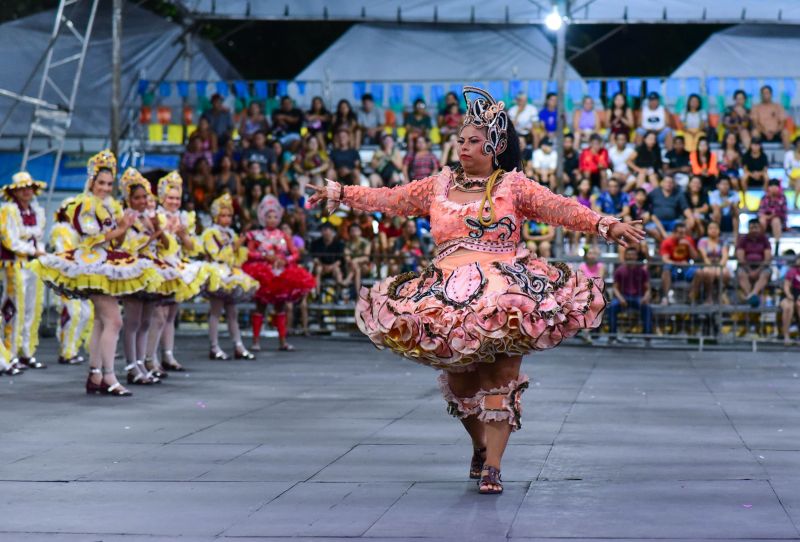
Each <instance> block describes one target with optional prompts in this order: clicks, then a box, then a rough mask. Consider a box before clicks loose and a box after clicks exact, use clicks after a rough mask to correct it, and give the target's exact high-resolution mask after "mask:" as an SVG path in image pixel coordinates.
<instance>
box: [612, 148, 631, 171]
mask: <svg viewBox="0 0 800 542" xmlns="http://www.w3.org/2000/svg"><path fill="white" fill-rule="evenodd" d="M633 153H634V150H633V149H632V148H631V147H628V146H627V145H626V146H625V148H624V149H622V150H619V149H618V148H617V146H616V145H612V146H611V148H610V149H608V159H609V161H610V162H611V169H612V170H613V171H614V172H615V173H630V169H629V168H628V158H630V156H631V154H633Z"/></svg>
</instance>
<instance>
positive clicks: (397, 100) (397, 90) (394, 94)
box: [389, 84, 405, 105]
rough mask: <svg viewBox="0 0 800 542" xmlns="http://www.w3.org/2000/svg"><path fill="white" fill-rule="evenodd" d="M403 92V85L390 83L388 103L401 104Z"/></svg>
mask: <svg viewBox="0 0 800 542" xmlns="http://www.w3.org/2000/svg"><path fill="white" fill-rule="evenodd" d="M404 93H405V89H404V88H403V85H397V84H394V85H390V86H389V103H390V104H392V105H402V104H403V95H404Z"/></svg>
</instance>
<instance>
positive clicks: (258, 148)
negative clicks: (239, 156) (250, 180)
mask: <svg viewBox="0 0 800 542" xmlns="http://www.w3.org/2000/svg"><path fill="white" fill-rule="evenodd" d="M244 162H245V163H246V164H247V171H248V172H249V171H250V164H252V163H253V162H257V163H258V165H259V166H260V167H259V169H260V170H261V173H263V174H264V176H265V177H266V178H267V179H268V180H269V181H270V184H271V185H272V188H273V190H274V189H275V188H276V187H277V183H276V180H277V179H276V177H277V175H278V156H276V155H275V151H273V150H272V147H269V146H267V134H266V133H264V132H256V133H255V134H253V144H252V145H251V146H250V148H249V149H247V150H246V151H245V152H244Z"/></svg>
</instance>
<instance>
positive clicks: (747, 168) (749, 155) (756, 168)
mask: <svg viewBox="0 0 800 542" xmlns="http://www.w3.org/2000/svg"><path fill="white" fill-rule="evenodd" d="M742 166H743V167H744V175H742V178H741V181H740V183H739V189H740V190H741V192H742V202H743V203H744V205H745V207H747V206H748V205H747V199H746V196H747V190H748V188H749V187H750V184H752V183H761V185H762V186H763V188H764V191H765V192H766V190H767V182H768V181H769V171H768V169H769V161H768V160H767V155H766V154H764V148H763V147H762V146H761V140H760V139H758V138H757V137H754V138H753V139H751V140H750V149H748V151H747V152H746V153H745V154H744V158H742Z"/></svg>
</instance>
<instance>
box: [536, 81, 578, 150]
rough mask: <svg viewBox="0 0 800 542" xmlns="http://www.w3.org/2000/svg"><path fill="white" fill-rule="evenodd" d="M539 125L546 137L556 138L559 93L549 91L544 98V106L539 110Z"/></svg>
mask: <svg viewBox="0 0 800 542" xmlns="http://www.w3.org/2000/svg"><path fill="white" fill-rule="evenodd" d="M539 125H540V126H541V129H542V131H543V132H544V136H545V137H549V138H550V140H551V141H553V140H555V137H556V131H557V130H558V95H557V94H556V93H555V92H549V93H548V94H547V97H546V98H545V100H544V107H543V108H542V109H541V110H540V111H539ZM573 143H574V141H573Z"/></svg>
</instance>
